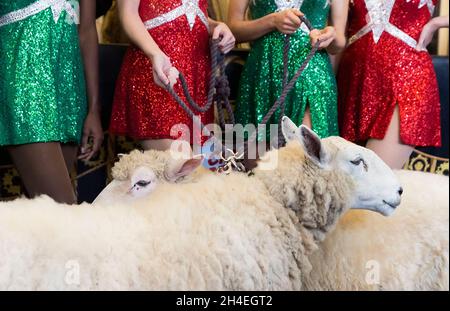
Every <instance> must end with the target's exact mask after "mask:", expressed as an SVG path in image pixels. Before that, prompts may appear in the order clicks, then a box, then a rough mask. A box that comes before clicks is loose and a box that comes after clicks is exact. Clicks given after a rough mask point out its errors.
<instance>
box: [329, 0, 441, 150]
mask: <svg viewBox="0 0 450 311" xmlns="http://www.w3.org/2000/svg"><path fill="white" fill-rule="evenodd" d="M436 2H437V1H436V0H384V1H379V0H353V1H351V8H350V16H349V28H348V37H349V46H348V48H347V50H346V51H345V53H344V54H343V57H342V60H341V63H340V67H339V68H340V69H339V73H338V87H339V123H340V133H341V134H342V136H343V137H344V138H346V139H347V140H350V141H355V142H362V141H365V140H367V139H369V138H375V139H383V138H384V136H385V134H386V132H387V129H388V126H389V124H390V121H391V120H392V115H393V112H394V109H395V107H396V105H398V107H399V113H400V138H401V140H402V142H403V143H404V144H408V145H412V146H440V144H441V130H440V99H439V92H438V84H437V81H436V74H435V72H434V68H433V64H432V60H431V57H430V55H429V54H428V52H426V51H421V52H419V51H416V50H415V46H416V44H417V40H419V37H420V34H421V31H422V29H423V27H424V26H425V24H426V23H427V22H428V21H429V20H430V18H431V17H432V13H433V10H434V7H435V5H436Z"/></svg>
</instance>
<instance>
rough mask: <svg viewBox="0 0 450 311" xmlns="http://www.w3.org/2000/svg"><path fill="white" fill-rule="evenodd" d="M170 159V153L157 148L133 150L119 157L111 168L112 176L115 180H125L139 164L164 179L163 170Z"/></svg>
mask: <svg viewBox="0 0 450 311" xmlns="http://www.w3.org/2000/svg"><path fill="white" fill-rule="evenodd" d="M169 161H170V154H169V153H168V152H162V151H157V150H148V151H144V152H143V151H139V150H133V151H132V152H130V153H129V154H126V155H123V156H121V157H120V159H119V161H118V162H116V163H115V164H114V167H113V168H112V172H111V173H112V177H113V178H114V179H116V180H120V181H122V180H127V179H129V178H130V177H131V175H132V174H133V172H134V171H135V170H136V169H137V168H138V167H140V166H146V167H148V168H151V169H152V170H153V172H154V173H155V175H156V177H157V178H158V179H159V180H164V171H165V168H166V166H167V165H168V163H169Z"/></svg>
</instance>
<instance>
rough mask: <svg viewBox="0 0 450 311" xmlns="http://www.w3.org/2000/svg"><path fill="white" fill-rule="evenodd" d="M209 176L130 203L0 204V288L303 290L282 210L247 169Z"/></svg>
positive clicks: (291, 230)
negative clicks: (201, 187)
mask: <svg viewBox="0 0 450 311" xmlns="http://www.w3.org/2000/svg"><path fill="white" fill-rule="evenodd" d="M209 178H211V177H206V178H205V180H204V184H203V185H204V186H205V188H204V191H203V192H201V193H199V191H198V190H197V189H198V188H197V186H198V185H197V184H183V185H170V184H164V185H161V186H160V187H161V188H162V189H160V190H161V191H158V192H155V193H154V194H153V197H152V200H151V201H142V200H141V201H139V200H136V201H134V202H131V203H130V204H129V205H127V206H123V205H115V206H114V205H111V206H97V207H95V206H89V205H86V204H84V205H81V206H79V207H69V206H64V205H60V204H57V203H55V202H53V201H52V200H51V199H49V198H46V197H42V198H39V199H35V200H20V201H16V202H12V203H5V204H2V208H1V209H0V249H1V250H2V251H3V252H4V253H3V254H2V255H1V256H0V288H1V289H4V290H19V289H25V290H48V289H50V290H69V289H80V290H96V289H102V290H130V289H141V290H142V289H146V290H220V289H237V290H252V289H300V284H301V283H300V268H299V267H298V265H297V262H296V259H295V252H297V251H298V250H299V249H301V248H302V242H301V239H300V237H299V236H292V237H291V238H287V235H295V234H297V230H296V229H295V227H294V224H293V222H292V221H291V220H290V216H289V212H288V211H287V210H286V209H284V208H283V207H282V206H281V205H280V204H279V203H277V202H276V201H274V200H273V199H272V198H271V197H270V196H268V195H264V194H263V193H264V189H263V188H264V186H263V185H262V183H260V182H256V181H254V180H252V181H250V180H249V179H248V178H247V177H246V176H244V175H233V176H229V177H227V178H223V179H222V178H221V179H217V178H214V177H212V179H210V180H208V179H209ZM208 184H209V185H211V186H209V187H207V186H206V185H208ZM238 189H241V190H238ZM242 190H244V191H246V192H247V195H246V196H245V199H244V198H242V196H240V195H236V193H237V191H242ZM167 194H172V195H167ZM211 197H214V198H215V199H214V202H211V201H210V200H211V199H210V198H211ZM255 203H257V204H255ZM297 235H298V234H297ZM77 273H78V277H77V275H76V274H77ZM74 274H75V275H74Z"/></svg>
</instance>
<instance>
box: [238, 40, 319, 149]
mask: <svg viewBox="0 0 450 311" xmlns="http://www.w3.org/2000/svg"><path fill="white" fill-rule="evenodd" d="M319 45H320V42H319V41H318V42H317V43H316V44H315V45H314V46H313V48H312V49H311V51H310V52H309V54H308V55H307V56H306V59H305V60H304V61H303V63H302V65H301V66H300V68H299V69H298V70H297V72H296V73H295V75H294V77H293V78H292V79H291V80H290V81H289V83H288V84H287V85H286V86H285V87H284V89H283V91H282V92H281V95H280V97H279V98H278V99H277V101H276V102H275V104H274V105H273V106H272V108H270V110H269V112H268V113H267V114H266V115H265V116H264V118H263V120H262V122H261V123H260V124H259V125H258V127H257V128H256V131H255V132H253V134H252V136H250V138H249V139H248V141H247V144H246V145H245V149H244V153H245V154H247V152H248V143H250V142H253V141H254V140H255V139H256V137H257V135H258V133H259V128H260V126H262V125H267V123H268V122H269V120H270V119H271V118H272V116H273V114H274V113H275V112H276V111H277V110H278V109H279V108H280V106H281V105H283V103H284V102H285V101H286V97H287V95H288V94H289V92H290V91H291V90H292V89H293V88H294V86H295V83H297V80H298V79H299V78H300V76H301V75H302V73H303V71H304V70H305V68H306V66H308V64H309V62H310V61H311V59H312V58H313V57H314V55H315V54H316V52H317V50H318V49H319ZM282 117H283V116H280V118H282ZM283 139H284V138H283Z"/></svg>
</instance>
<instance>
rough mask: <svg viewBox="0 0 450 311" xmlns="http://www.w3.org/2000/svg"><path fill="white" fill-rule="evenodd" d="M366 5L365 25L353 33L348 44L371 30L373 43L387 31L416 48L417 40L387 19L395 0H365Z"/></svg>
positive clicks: (389, 16)
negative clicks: (380, 0)
mask: <svg viewBox="0 0 450 311" xmlns="http://www.w3.org/2000/svg"><path fill="white" fill-rule="evenodd" d="M365 2H366V7H367V11H368V13H367V18H366V19H367V25H366V26H364V27H363V28H361V29H360V30H359V31H358V32H357V33H356V34H354V35H353V36H352V37H351V38H350V39H349V41H348V45H351V44H353V43H354V42H355V41H357V40H358V39H360V38H361V37H363V36H365V35H366V34H368V33H370V32H372V34H373V40H374V41H375V43H378V41H379V40H380V38H381V35H382V34H383V32H387V33H388V34H390V35H391V36H393V37H395V38H397V39H399V40H401V41H403V42H404V43H406V44H407V45H409V46H410V47H412V48H416V46H417V41H416V40H414V39H413V38H412V37H411V36H409V35H408V34H407V33H405V32H404V31H402V30H400V29H399V28H397V27H396V26H394V25H393V24H391V22H390V21H389V20H390V18H391V13H392V9H393V7H394V4H395V0H387V1H385V2H384V3H383V2H381V3H380V2H379V1H378V0H365Z"/></svg>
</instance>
